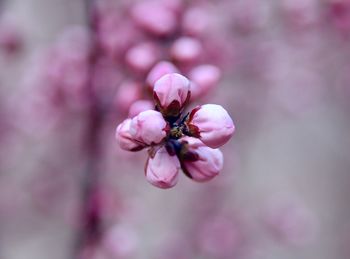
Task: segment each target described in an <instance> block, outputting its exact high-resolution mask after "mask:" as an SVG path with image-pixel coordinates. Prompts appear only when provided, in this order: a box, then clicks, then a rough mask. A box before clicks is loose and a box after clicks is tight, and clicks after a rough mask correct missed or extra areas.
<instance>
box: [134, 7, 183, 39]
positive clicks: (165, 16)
mask: <svg viewBox="0 0 350 259" xmlns="http://www.w3.org/2000/svg"><path fill="white" fill-rule="evenodd" d="M131 15H132V18H133V19H134V21H135V22H136V24H137V25H138V26H139V27H141V28H143V29H144V30H146V31H148V32H149V33H152V34H154V35H156V36H166V35H169V34H171V33H173V32H174V31H175V29H176V16H175V13H174V12H173V11H172V10H171V9H170V8H168V7H167V6H166V5H164V4H162V3H161V2H155V1H154V2H150V1H146V2H140V3H138V4H136V5H135V6H134V7H133V9H132V10H131Z"/></svg>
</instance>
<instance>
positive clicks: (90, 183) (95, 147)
mask: <svg viewBox="0 0 350 259" xmlns="http://www.w3.org/2000/svg"><path fill="white" fill-rule="evenodd" d="M85 3H86V14H87V24H88V26H89V31H90V44H91V45H90V56H89V66H88V70H89V71H88V83H87V85H86V94H87V98H88V100H89V105H88V108H87V113H86V114H87V126H86V136H85V137H84V139H83V143H84V150H83V152H84V153H85V155H86V157H85V158H86V161H87V163H86V169H85V173H84V175H83V176H82V193H81V195H82V197H81V202H82V205H81V212H80V222H79V223H80V229H79V233H78V237H77V241H76V250H77V251H75V255H78V254H80V253H81V252H82V250H83V249H86V248H88V247H89V248H92V249H93V247H95V246H96V245H97V244H98V243H99V241H100V238H101V234H102V228H101V215H100V213H101V209H100V204H101V203H100V199H101V197H100V195H99V175H100V174H99V172H98V165H99V163H98V161H99V156H100V154H99V153H100V152H99V135H100V134H99V133H100V130H101V125H102V122H103V119H104V118H103V115H104V113H103V111H102V109H101V108H102V107H101V105H100V103H99V101H98V98H97V96H96V95H95V93H94V90H93V85H92V84H93V76H94V69H95V64H96V62H97V58H98V55H99V49H98V47H97V43H96V39H95V24H94V17H92V15H93V13H92V8H93V6H92V5H93V0H86V1H85ZM85 144H86V145H85Z"/></svg>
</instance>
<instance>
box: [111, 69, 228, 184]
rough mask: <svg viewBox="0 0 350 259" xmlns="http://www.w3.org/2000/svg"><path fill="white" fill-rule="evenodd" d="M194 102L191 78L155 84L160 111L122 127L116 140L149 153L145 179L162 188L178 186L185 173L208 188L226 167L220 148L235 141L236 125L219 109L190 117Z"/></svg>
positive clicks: (208, 107) (209, 107)
mask: <svg viewBox="0 0 350 259" xmlns="http://www.w3.org/2000/svg"><path fill="white" fill-rule="evenodd" d="M190 96H191V83H190V81H189V80H188V79H187V78H186V77H184V76H182V75H180V74H178V73H169V74H165V75H163V76H162V77H160V78H159V79H158V80H156V81H155V83H154V87H153V97H154V102H155V106H156V110H146V111H141V112H140V113H139V114H137V115H136V116H134V117H133V118H128V119H126V120H124V121H123V122H122V123H121V124H120V125H119V126H118V127H117V130H116V139H117V141H118V143H119V145H120V147H121V148H122V149H124V150H128V151H139V150H142V149H144V148H148V154H149V157H148V160H147V163H146V167H145V175H146V178H147V180H148V181H149V182H150V183H151V184H153V185H154V186H157V187H159V188H163V189H166V188H171V187H173V186H174V185H176V183H177V181H178V175H179V171H180V169H182V171H183V172H184V174H185V175H187V176H188V177H189V178H191V179H193V180H194V181H197V182H205V181H208V180H210V179H212V178H214V177H215V176H216V175H217V174H218V173H219V172H220V171H221V169H222V167H223V155H222V153H221V151H220V150H219V149H218V148H219V147H221V146H222V145H224V144H225V143H227V142H228V141H229V139H230V138H231V136H232V134H233V132H234V130H235V127H234V124H233V121H232V119H231V117H230V115H229V114H228V113H227V111H226V110H225V109H224V108H223V107H222V106H220V105H216V104H205V105H201V106H197V107H196V108H194V109H192V110H191V111H190V112H189V113H187V114H186V113H185V112H184V110H185V108H186V105H187V104H188V102H189V99H190Z"/></svg>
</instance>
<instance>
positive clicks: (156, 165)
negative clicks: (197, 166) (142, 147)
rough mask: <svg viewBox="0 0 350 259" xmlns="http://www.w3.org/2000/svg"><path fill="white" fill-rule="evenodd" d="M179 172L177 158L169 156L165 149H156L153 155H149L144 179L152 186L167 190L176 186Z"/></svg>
mask: <svg viewBox="0 0 350 259" xmlns="http://www.w3.org/2000/svg"><path fill="white" fill-rule="evenodd" d="M179 170H180V162H179V160H178V158H177V157H176V156H175V155H173V156H171V155H169V153H168V152H167V151H166V149H165V147H161V148H160V149H158V150H157V151H156V152H155V154H154V155H152V154H151V155H150V157H149V159H148V161H147V164H146V168H145V174H146V179H147V181H149V182H150V183H151V184H153V185H154V186H157V187H159V188H162V189H168V188H171V187H173V186H175V185H176V183H177V181H178V175H179Z"/></svg>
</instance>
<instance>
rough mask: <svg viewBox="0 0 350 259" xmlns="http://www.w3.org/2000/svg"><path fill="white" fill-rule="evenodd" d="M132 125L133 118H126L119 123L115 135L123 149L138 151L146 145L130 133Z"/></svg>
mask: <svg viewBox="0 0 350 259" xmlns="http://www.w3.org/2000/svg"><path fill="white" fill-rule="evenodd" d="M130 125H131V119H126V120H124V121H123V122H122V123H121V124H119V125H118V127H117V130H116V133H115V137H116V139H117V142H118V144H119V146H120V147H121V148H122V149H124V150H127V151H138V150H140V149H142V148H143V147H144V144H143V143H140V142H138V141H136V140H134V139H133V137H132V136H131V134H130Z"/></svg>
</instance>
